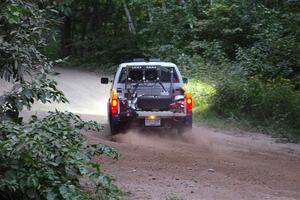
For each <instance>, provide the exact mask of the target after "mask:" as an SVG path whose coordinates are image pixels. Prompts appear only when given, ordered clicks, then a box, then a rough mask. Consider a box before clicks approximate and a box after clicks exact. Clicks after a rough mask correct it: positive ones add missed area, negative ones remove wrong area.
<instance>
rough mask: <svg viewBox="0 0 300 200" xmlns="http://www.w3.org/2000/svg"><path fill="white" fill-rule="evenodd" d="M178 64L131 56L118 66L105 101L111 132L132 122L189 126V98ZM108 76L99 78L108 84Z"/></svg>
mask: <svg viewBox="0 0 300 200" xmlns="http://www.w3.org/2000/svg"><path fill="white" fill-rule="evenodd" d="M187 81H188V80H187V78H183V77H182V76H181V74H180V71H179V69H178V67H177V66H176V65H175V64H173V63H170V62H161V61H160V60H159V59H150V60H149V62H145V61H144V59H134V61H133V62H128V63H122V64H120V65H119V67H118V69H117V72H116V74H115V77H114V80H112V81H111V82H112V87H111V95H110V98H109V101H108V104H107V105H108V106H107V107H108V118H109V124H110V130H111V134H117V133H119V132H122V131H124V129H125V127H126V125H128V124H129V123H131V122H133V121H136V122H139V123H140V124H141V125H142V126H146V127H160V128H173V129H175V130H177V131H178V133H183V132H185V131H186V130H187V129H191V128H192V114H193V112H192V104H193V102H192V97H191V95H190V93H189V92H187V91H185V89H184V84H186V83H187ZM109 82H110V81H109V79H108V78H106V77H103V78H101V83H102V84H108V83H109Z"/></svg>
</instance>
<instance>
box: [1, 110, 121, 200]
mask: <svg viewBox="0 0 300 200" xmlns="http://www.w3.org/2000/svg"><path fill="white" fill-rule="evenodd" d="M81 129H88V130H90V129H92V130H99V129H100V127H99V126H98V125H97V124H96V123H95V122H84V121H82V120H81V119H80V118H79V116H77V115H74V114H71V113H60V112H55V113H51V114H50V115H49V116H47V117H45V118H43V119H38V118H37V117H36V116H33V117H32V119H31V120H30V122H29V123H25V124H22V125H21V124H16V123H14V122H11V121H2V122H0V198H1V199H7V200H17V199H20V200H21V199H22V200H23V199H48V200H53V199H109V198H118V192H119V191H118V189H117V187H116V186H114V185H113V183H112V177H111V176H109V175H108V174H106V173H104V172H102V171H101V166H100V165H99V164H97V163H94V162H92V161H91V159H92V158H93V157H94V156H99V155H106V156H110V157H112V158H118V156H119V154H118V153H117V152H116V151H115V150H114V149H112V148H110V147H107V146H105V145H90V144H87V142H86V141H85V139H84V136H83V135H82V134H81V132H80V130H81ZM82 176H84V177H86V179H88V180H87V181H84V182H87V183H89V185H88V186H87V187H83V186H81V184H80V179H82V178H83V177H82ZM88 191H90V193H88ZM92 194H94V195H92Z"/></svg>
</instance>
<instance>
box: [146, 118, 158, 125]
mask: <svg viewBox="0 0 300 200" xmlns="http://www.w3.org/2000/svg"><path fill="white" fill-rule="evenodd" d="M160 125H161V123H160V118H155V119H148V118H146V119H145V126H160Z"/></svg>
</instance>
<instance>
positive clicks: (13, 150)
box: [0, 0, 119, 200]
mask: <svg viewBox="0 0 300 200" xmlns="http://www.w3.org/2000/svg"><path fill="white" fill-rule="evenodd" d="M50 2H53V1H47V2H46V1H31V0H4V1H0V32H1V34H0V78H1V79H4V80H6V81H11V82H12V83H13V84H14V86H13V89H12V91H10V92H7V93H5V94H4V95H2V94H1V95H2V96H0V199H3V200H16V199H17V200H18V199H20V200H21V199H22V200H23V199H25V200H26V199H48V200H53V199H72V200H73V199H118V198H119V191H118V189H117V187H116V186H115V185H114V184H113V179H112V177H111V176H109V175H108V174H106V173H104V172H103V171H102V169H101V166H100V165H99V163H94V162H92V161H91V160H92V158H93V157H94V156H99V155H106V156H110V157H112V158H118V156H119V154H118V153H117V152H116V151H115V150H114V149H112V148H110V147H107V146H105V145H89V144H87V142H86V140H85V138H84V136H83V135H82V134H81V132H80V130H82V129H83V130H85V129H89V130H90V129H92V130H96V131H99V130H100V127H99V125H97V124H96V123H95V122H83V121H82V120H81V119H80V118H79V117H78V116H76V115H74V114H71V113H60V112H55V113H50V115H49V116H47V117H45V118H43V119H38V118H37V117H36V116H32V118H31V120H30V121H29V122H28V121H27V122H24V121H23V120H22V118H21V117H20V115H19V114H20V112H21V111H22V110H23V109H24V107H25V108H27V109H30V108H31V106H32V105H33V104H34V103H35V102H37V101H40V102H42V103H51V102H54V101H55V102H62V103H65V102H67V99H66V98H65V97H64V95H63V93H62V91H60V90H58V88H57V84H56V82H55V81H53V80H51V79H49V78H48V77H49V76H48V75H49V73H51V72H52V66H53V64H54V62H53V61H50V60H49V59H48V57H47V56H45V55H44V54H42V53H41V52H42V51H41V49H44V47H45V45H46V41H47V39H48V38H47V37H51V36H53V35H51V31H49V30H50V29H49V27H50V24H53V23H56V21H55V20H54V21H53V19H51V16H52V15H51V14H49V12H50V13H57V11H56V10H54V9H51V6H50V7H48V6H47V4H48V3H49V4H50ZM48 41H49V40H48ZM51 41H52V40H51ZM45 50H46V49H45ZM81 180H82V181H81ZM86 182H87V183H89V185H87V186H86V185H84V184H83V183H86Z"/></svg>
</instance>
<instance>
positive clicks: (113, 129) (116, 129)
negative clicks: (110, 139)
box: [109, 123, 120, 135]
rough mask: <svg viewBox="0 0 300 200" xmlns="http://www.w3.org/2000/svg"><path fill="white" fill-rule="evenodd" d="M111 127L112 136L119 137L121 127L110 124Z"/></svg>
mask: <svg viewBox="0 0 300 200" xmlns="http://www.w3.org/2000/svg"><path fill="white" fill-rule="evenodd" d="M109 126H110V134H111V135H117V134H118V133H120V127H119V126H118V125H117V124H112V123H110V124H109Z"/></svg>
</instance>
